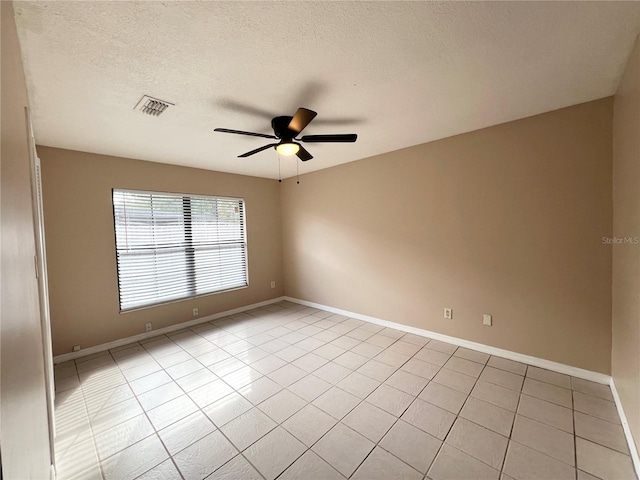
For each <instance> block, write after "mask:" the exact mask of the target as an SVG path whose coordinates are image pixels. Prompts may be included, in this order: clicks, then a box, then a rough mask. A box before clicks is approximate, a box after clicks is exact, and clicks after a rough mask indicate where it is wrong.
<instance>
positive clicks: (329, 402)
mask: <svg viewBox="0 0 640 480" xmlns="http://www.w3.org/2000/svg"><path fill="white" fill-rule="evenodd" d="M348 378H349V377H347V378H346V379H345V380H347V379H348ZM343 381H344V380H343ZM360 401H361V399H360V398H358V397H356V396H355V395H351V394H350V393H348V392H345V391H344V390H341V389H340V388H338V387H331V388H330V389H329V390H327V391H326V392H324V393H323V394H322V395H320V396H319V397H318V398H316V399H315V400H314V401H313V405H315V406H316V407H318V408H319V409H321V410H323V411H324V412H326V413H328V414H329V415H331V416H332V417H333V418H335V419H336V420H340V419H341V418H342V417H344V416H345V415H346V414H347V413H349V412H350V411H351V410H353V408H354V407H355V406H356V405H358V403H360Z"/></svg>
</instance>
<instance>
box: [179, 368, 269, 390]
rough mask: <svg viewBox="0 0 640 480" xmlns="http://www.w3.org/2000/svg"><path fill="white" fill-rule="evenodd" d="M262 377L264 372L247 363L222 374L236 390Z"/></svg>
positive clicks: (223, 378) (222, 377)
mask: <svg viewBox="0 0 640 480" xmlns="http://www.w3.org/2000/svg"><path fill="white" fill-rule="evenodd" d="M214 366H215V365H214ZM214 373H216V372H214ZM170 375H171V374H170ZM216 375H217V373H216ZM260 377H262V374H261V373H260V372H259V371H257V370H256V369H255V368H251V367H250V366H248V365H245V366H244V367H240V368H239V369H237V370H234V371H233V372H231V373H228V374H226V375H223V376H220V378H221V379H222V380H224V381H225V383H227V384H228V385H231V387H233V388H235V389H236V390H239V389H240V388H242V387H244V386H245V385H249V384H252V383H254V382H255V381H256V380H258V379H259V378H260Z"/></svg>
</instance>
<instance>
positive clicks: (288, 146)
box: [276, 142, 300, 157]
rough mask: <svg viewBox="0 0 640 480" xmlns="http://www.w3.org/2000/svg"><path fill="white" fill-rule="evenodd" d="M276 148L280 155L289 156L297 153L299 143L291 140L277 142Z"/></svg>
mask: <svg viewBox="0 0 640 480" xmlns="http://www.w3.org/2000/svg"><path fill="white" fill-rule="evenodd" d="M276 150H277V151H278V153H279V154H280V155H284V156H285V157H290V156H292V155H295V154H296V153H298V150H300V145H298V144H297V143H293V142H283V143H279V144H278V145H277V146H276Z"/></svg>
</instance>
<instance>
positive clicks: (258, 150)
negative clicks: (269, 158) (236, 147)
mask: <svg viewBox="0 0 640 480" xmlns="http://www.w3.org/2000/svg"><path fill="white" fill-rule="evenodd" d="M276 145H278V144H277V143H270V144H269V145H264V146H262V147H260V148H256V149H255V150H251V151H250V152H247V153H243V154H242V155H238V158H244V157H249V156H251V155H253V154H254V153H258V152H261V151H263V150H266V149H267V148H271V147H275V146H276Z"/></svg>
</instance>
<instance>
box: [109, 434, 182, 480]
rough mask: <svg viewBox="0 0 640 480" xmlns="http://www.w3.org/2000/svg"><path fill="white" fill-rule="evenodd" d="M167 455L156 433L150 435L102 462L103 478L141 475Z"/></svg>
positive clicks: (126, 479)
mask: <svg viewBox="0 0 640 480" xmlns="http://www.w3.org/2000/svg"><path fill="white" fill-rule="evenodd" d="M168 456H169V455H168V454H167V451H166V450H165V449H164V447H163V446H162V443H161V442H160V440H159V439H158V436H157V435H151V436H150V437H147V438H145V439H144V440H141V441H139V442H138V443H135V444H133V445H131V446H130V447H128V448H126V449H124V450H123V451H122V452H120V453H119V454H118V455H113V456H111V457H109V458H107V459H106V460H104V461H103V462H102V473H103V475H104V478H105V480H112V479H113V480H129V479H131V480H132V479H134V478H136V477H138V476H139V475H142V474H143V473H144V472H146V471H147V470H149V469H151V468H152V467H154V466H155V465H158V464H159V463H162V462H163V461H164V460H165V459H166V458H167V457H168Z"/></svg>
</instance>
